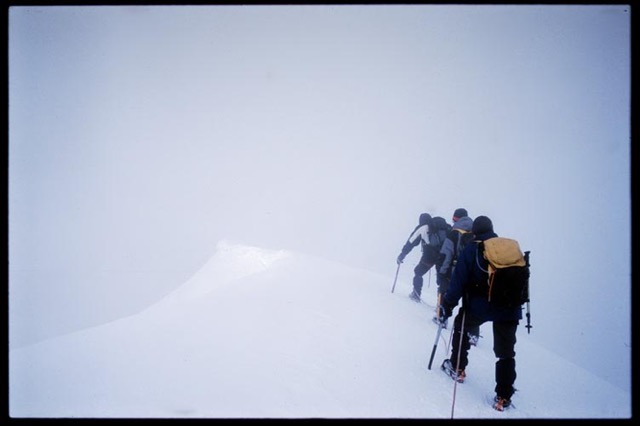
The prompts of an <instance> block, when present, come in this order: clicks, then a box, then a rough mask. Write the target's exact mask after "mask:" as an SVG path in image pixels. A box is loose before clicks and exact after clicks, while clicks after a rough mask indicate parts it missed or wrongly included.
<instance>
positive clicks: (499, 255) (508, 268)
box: [478, 237, 530, 308]
mask: <svg viewBox="0 0 640 426" xmlns="http://www.w3.org/2000/svg"><path fill="white" fill-rule="evenodd" d="M480 253H482V255H483V256H484V258H485V259H486V260H487V262H488V270H487V273H488V279H487V283H486V285H481V286H480V288H481V289H482V293H484V294H486V295H487V298H488V300H489V301H490V302H493V303H495V304H496V305H498V306H503V307H508V308H513V307H516V306H522V305H523V304H524V303H526V302H528V301H529V275H530V271H529V252H528V251H527V252H525V253H524V254H523V253H522V251H521V250H520V245H519V244H518V242H517V241H516V240H512V239H509V238H502V237H494V238H489V239H488V240H485V241H482V242H480V243H479V244H478V255H479V254H480Z"/></svg>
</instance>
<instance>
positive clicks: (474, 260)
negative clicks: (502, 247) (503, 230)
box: [442, 232, 522, 321]
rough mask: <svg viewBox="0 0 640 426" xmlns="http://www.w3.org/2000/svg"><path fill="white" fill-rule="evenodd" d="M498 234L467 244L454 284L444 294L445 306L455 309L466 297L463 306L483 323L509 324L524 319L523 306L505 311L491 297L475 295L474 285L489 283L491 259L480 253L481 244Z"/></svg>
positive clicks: (452, 278) (455, 270) (453, 276)
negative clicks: (500, 322) (479, 243)
mask: <svg viewBox="0 0 640 426" xmlns="http://www.w3.org/2000/svg"><path fill="white" fill-rule="evenodd" d="M497 236H498V235H497V234H495V233H494V232H487V233H484V234H480V235H476V238H475V240H474V241H473V242H470V243H469V244H467V246H466V247H465V248H464V250H463V251H462V253H460V256H458V263H457V264H456V267H455V269H454V270H453V275H452V277H451V283H450V284H449V287H448V288H447V291H446V293H445V294H444V295H443V298H442V304H443V306H445V307H447V308H450V309H451V310H453V308H454V307H456V306H457V305H458V301H459V300H460V298H464V300H463V303H462V304H463V306H464V307H465V309H466V312H468V313H469V314H470V315H473V316H474V317H477V318H479V319H481V320H483V321H507V320H519V319H522V307H521V306H516V307H515V308H502V307H499V306H496V305H495V304H494V303H493V302H489V300H488V297H487V294H486V293H482V294H478V292H474V284H475V283H479V284H485V283H486V282H487V279H488V274H487V267H488V263H487V260H486V259H485V258H484V257H483V256H482V253H478V242H480V241H484V240H487V239H489V238H493V237H497Z"/></svg>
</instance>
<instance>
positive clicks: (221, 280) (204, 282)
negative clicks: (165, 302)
mask: <svg viewBox="0 0 640 426" xmlns="http://www.w3.org/2000/svg"><path fill="white" fill-rule="evenodd" d="M290 256H291V253H290V252H288V251H286V250H267V249H264V248H259V247H254V246H247V245H243V244H235V243H231V242H229V241H227V240H221V241H219V242H218V244H217V245H216V251H215V253H214V255H213V256H212V257H211V259H209V261H208V262H207V263H205V264H204V266H203V267H202V268H200V270H198V272H196V273H195V274H194V275H193V276H192V277H191V278H190V279H189V280H187V281H186V282H185V283H184V284H183V285H182V286H180V287H179V288H178V289H176V290H175V291H174V292H172V293H171V294H169V296H168V298H170V299H181V300H189V299H194V298H199V297H201V296H203V295H205V294H207V293H209V292H211V291H213V290H215V289H217V288H220V287H223V286H226V285H228V284H230V283H232V282H234V281H237V280H239V279H241V278H245V277H247V276H249V275H254V274H257V273H260V272H264V271H266V270H267V269H269V268H271V267H272V266H273V265H274V264H275V263H277V262H278V261H281V260H283V259H285V258H288V257H290Z"/></svg>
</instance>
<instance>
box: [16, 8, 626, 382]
mask: <svg viewBox="0 0 640 426" xmlns="http://www.w3.org/2000/svg"><path fill="white" fill-rule="evenodd" d="M9 126H10V127H9V250H10V252H9V256H10V258H9V260H10V297H11V298H10V313H11V316H10V326H11V328H10V331H11V335H10V339H11V340H10V342H12V344H14V345H22V344H25V343H29V342H33V341H36V340H39V339H42V338H45V337H48V336H51V335H55V334H59V333H61V332H66V331H71V330H74V329H78V328H82V327H87V326H91V325H95V324H98V323H100V322H104V321H108V320H111V319H115V318H118V317H121V316H124V315H129V314H132V313H134V312H137V311H139V310H140V309H142V308H144V307H145V306H147V305H149V304H150V303H152V302H154V301H156V300H158V299H159V298H160V297H162V296H163V295H164V294H166V293H167V292H168V291H170V290H171V289H173V288H175V287H177V286H179V285H180V284H182V283H183V282H184V281H185V280H187V279H188V278H189V277H190V276H191V275H192V274H193V273H194V272H195V271H196V270H198V269H199V268H200V267H201V266H202V265H203V264H204V263H205V262H206V261H207V260H208V259H209V258H210V257H211V255H212V253H213V252H214V250H215V246H216V244H217V242H218V241H220V240H221V239H223V238H225V239H229V240H231V241H237V242H241V243H246V244H252V245H257V246H260V247H265V248H272V249H287V250H293V251H296V252H301V253H309V254H314V255H319V256H321V257H325V258H328V259H332V260H337V261H340V262H342V263H345V264H348V265H352V266H357V267H363V268H366V269H369V270H371V271H375V272H378V273H383V274H389V276H393V274H394V273H395V268H396V264H395V258H396V257H397V255H398V253H399V251H400V249H401V247H402V245H403V244H404V242H405V240H406V238H407V237H408V235H409V233H410V231H411V230H412V229H413V227H414V226H415V225H416V224H417V219H418V216H419V214H420V213H422V212H429V213H431V214H432V215H442V216H444V217H445V218H447V219H448V220H450V218H451V214H452V213H453V211H454V210H455V208H457V207H465V208H467V210H468V211H469V214H470V216H471V217H476V216H478V215H481V214H483V215H487V216H489V217H490V218H492V219H493V222H494V227H495V230H496V232H497V233H498V234H499V235H501V236H509V237H512V238H516V239H518V240H519V241H520V244H521V246H522V248H523V249H524V250H531V252H532V254H531V263H532V274H533V275H532V290H531V293H532V315H533V316H534V318H536V320H537V321H536V325H537V327H538V329H539V333H537V334H536V336H538V337H535V338H536V339H540V340H544V341H545V343H547V344H549V345H552V346H557V349H558V351H559V352H560V353H561V354H563V355H564V356H566V357H568V358H570V359H574V360H576V362H578V363H581V365H584V366H590V367H594V366H595V365H599V364H598V363H596V362H595V361H594V360H595V359H596V358H598V357H599V356H600V355H594V354H595V353H596V352H598V353H602V351H611V353H607V354H603V355H602V356H604V357H605V358H606V357H608V356H611V354H612V353H618V352H619V350H620V348H621V347H624V346H625V345H626V347H627V348H628V347H629V346H630V344H631V343H630V341H631V339H630V315H631V314H630V312H631V310H630V303H631V302H630V282H631V269H630V268H631V267H630V264H631V254H630V238H629V233H630V198H631V195H630V8H629V7H628V6H624V5H614V6H610V5H605V6H544V5H532V6H504V5H503V6H473V5H465V6H457V5H437V6H436V5H422V6H408V5H403V6H210V7H186V6H176V7H144V6H135V7H108V6H100V7H77V6H70V7H15V6H14V7H11V8H10V9H9ZM403 268H406V271H405V270H403V273H404V272H406V273H409V274H410V271H411V268H412V265H411V263H410V262H405V264H404V266H403ZM309 273H310V274H312V273H313V271H309ZM304 279H305V277H304V276H301V277H300V280H304ZM603 301H604V303H603ZM601 324H603V325H604V328H603V329H600V328H599V327H600V325H601ZM558 327H562V328H566V329H569V330H572V331H573V333H572V335H571V336H572V338H575V341H572V345H571V347H569V346H567V345H566V340H564V344H560V343H558V338H557V334H556V333H554V330H555V328H558ZM607 359H608V358H607ZM627 367H628V366H627V365H625V364H624V363H622V365H618V366H616V367H611V368H612V369H620V370H622V371H628V369H627ZM602 374H603V375H611V374H613V373H611V372H609V373H607V372H603V373H602Z"/></svg>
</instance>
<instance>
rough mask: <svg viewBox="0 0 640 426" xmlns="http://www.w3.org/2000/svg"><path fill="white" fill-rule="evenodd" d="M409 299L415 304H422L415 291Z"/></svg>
mask: <svg viewBox="0 0 640 426" xmlns="http://www.w3.org/2000/svg"><path fill="white" fill-rule="evenodd" d="M409 299H411V300H413V301H414V302H421V300H420V295H419V294H418V293H416V291H415V290H413V291H412V292H411V294H410V295H409Z"/></svg>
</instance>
